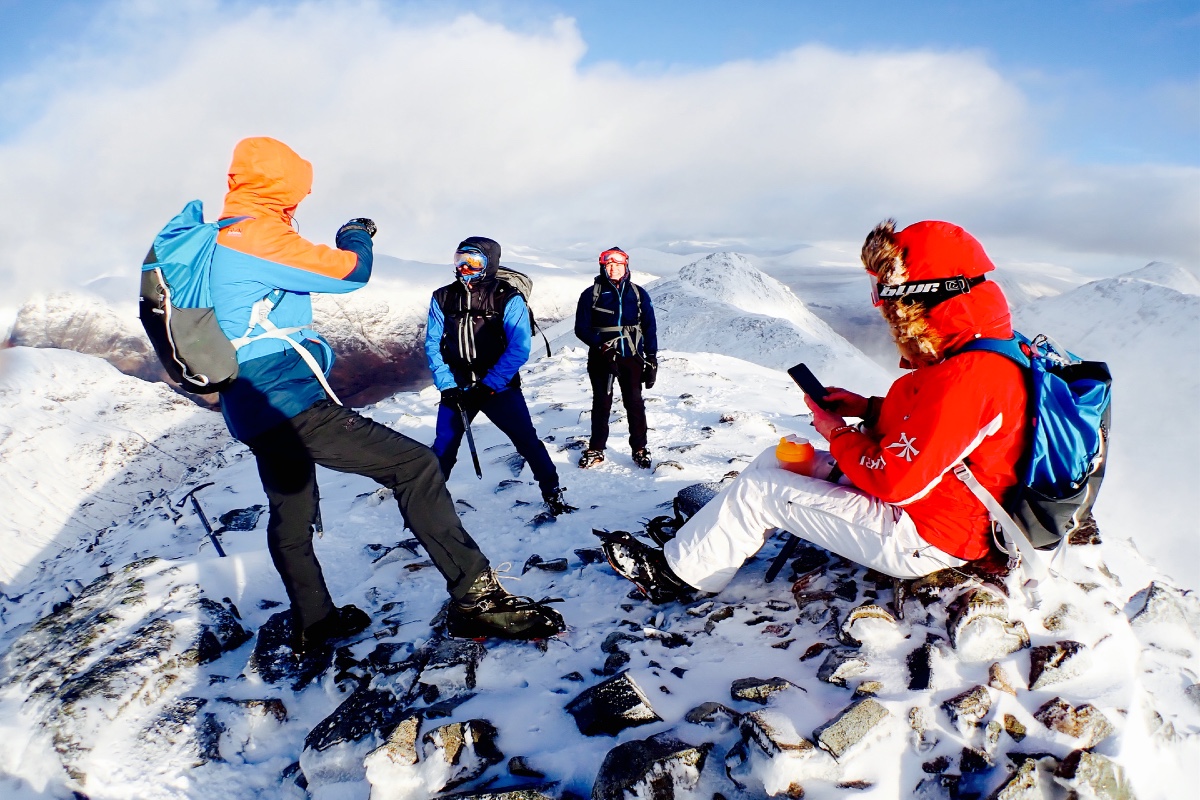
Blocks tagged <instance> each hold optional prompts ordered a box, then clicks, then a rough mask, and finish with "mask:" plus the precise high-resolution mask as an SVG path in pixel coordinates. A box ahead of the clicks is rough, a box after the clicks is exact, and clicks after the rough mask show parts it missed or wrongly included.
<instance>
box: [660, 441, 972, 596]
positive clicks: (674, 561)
mask: <svg viewBox="0 0 1200 800" xmlns="http://www.w3.org/2000/svg"><path fill="white" fill-rule="evenodd" d="M774 528H782V529H783V530H785V531H787V532H788V533H791V534H793V535H795V536H798V537H800V538H801V539H804V540H806V541H809V542H812V543H813V544H815V545H819V546H820V547H823V548H825V549H826V550H831V551H833V552H834V553H837V554H838V555H840V556H844V557H846V558H848V559H850V560H851V561H853V562H855V563H857V564H862V565H864V566H867V567H871V568H872V569H875V570H877V571H879V572H882V573H884V574H885V575H891V576H893V577H896V578H919V577H921V576H922V575H928V574H929V573H931V572H936V571H937V570H939V569H945V568H946V567H959V566H962V565H963V564H965V563H966V562H965V561H963V560H962V559H961V558H956V557H955V556H952V555H950V554H949V553H946V552H943V551H942V550H940V549H938V548H937V547H934V546H933V545H931V544H929V543H928V542H926V541H925V540H924V539H922V538H921V537H920V535H919V534H918V533H917V528H916V525H915V524H914V523H913V521H912V519H911V518H910V517H909V516H908V514H907V513H905V511H904V509H902V508H900V507H899V506H895V505H892V504H890V503H885V502H883V501H882V500H880V499H879V498H877V497H872V496H871V495H869V494H867V493H866V492H863V491H861V490H859V489H856V488H854V487H853V486H843V485H841V484H836V483H830V482H828V481H824V480H821V479H819V478H809V477H805V476H804V475H797V474H796V473H794V472H789V471H788V470H785V469H781V468H780V467H779V462H778V461H777V460H776V458H775V448H774V447H771V448H769V449H767V450H765V451H764V452H763V453H762V454H761V455H760V456H759V457H758V458H756V459H754V461H753V462H752V463H751V464H750V465H749V466H747V467H746V469H744V470H743V471H742V473H741V474H740V475H738V477H736V478H735V479H734V480H733V482H732V483H731V484H729V486H727V487H725V489H724V490H723V491H722V492H721V493H720V494H719V495H717V496H716V497H714V498H713V499H712V500H710V501H709V502H708V505H706V506H704V508H702V509H700V510H699V511H697V512H696V515H695V516H694V517H692V518H691V519H689V520H688V521H687V522H686V523H685V524H684V526H683V527H682V528H680V529H679V533H678V534H677V535H676V536H675V538H673V539H671V540H670V541H668V542H667V543H666V545H665V546H664V547H663V551H664V552H665V553H666V556H667V563H668V564H669V565H670V567H671V569H672V570H673V571H674V572H675V574H676V575H678V576H679V577H680V578H682V579H683V580H685V581H686V582H687V583H688V584H690V585H692V586H694V587H696V588H697V589H700V590H701V591H704V592H719V591H721V590H722V589H724V588H725V586H726V585H727V584H728V583H729V582H730V581H731V580H733V576H734V574H735V573H736V572H737V571H738V568H739V567H741V566H742V564H743V562H745V560H746V559H747V558H749V557H750V556H752V555H754V554H755V553H757V552H758V550H759V549H760V548H761V547H762V546H763V543H764V542H766V540H767V535H768V534H769V533H770V532H771V531H772V530H773V529H774Z"/></svg>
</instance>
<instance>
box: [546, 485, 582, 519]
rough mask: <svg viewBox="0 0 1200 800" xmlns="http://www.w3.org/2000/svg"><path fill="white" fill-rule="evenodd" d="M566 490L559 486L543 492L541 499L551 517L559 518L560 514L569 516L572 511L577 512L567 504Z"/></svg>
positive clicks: (576, 509)
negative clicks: (544, 502)
mask: <svg viewBox="0 0 1200 800" xmlns="http://www.w3.org/2000/svg"><path fill="white" fill-rule="evenodd" d="M566 492H567V490H566V489H564V488H562V487H561V486H560V487H559V488H557V489H554V490H553V491H550V492H543V493H542V499H543V500H545V501H546V507H547V508H549V509H550V514H551V516H555V517H557V516H559V515H561V514H570V513H571V512H572V511H578V510H579V508H578V507H577V506H573V505H571V504H570V503H568V502H567V498H566V496H565V495H566Z"/></svg>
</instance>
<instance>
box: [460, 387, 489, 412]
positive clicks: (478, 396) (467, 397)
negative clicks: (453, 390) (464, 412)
mask: <svg viewBox="0 0 1200 800" xmlns="http://www.w3.org/2000/svg"><path fill="white" fill-rule="evenodd" d="M495 393H496V390H495V389H493V388H492V387H490V386H488V385H487V384H486V383H483V382H480V383H472V384H471V385H470V386H468V387H467V389H466V391H465V392H463V402H464V403H466V404H468V405H470V406H472V407H474V408H482V407H483V404H484V403H485V402H486V401H487V399H488V398H489V397H491V396H492V395H494V394H495Z"/></svg>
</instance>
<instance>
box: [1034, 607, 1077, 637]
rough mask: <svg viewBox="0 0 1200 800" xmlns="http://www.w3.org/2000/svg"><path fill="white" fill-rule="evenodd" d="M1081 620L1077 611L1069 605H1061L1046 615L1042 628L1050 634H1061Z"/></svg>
mask: <svg viewBox="0 0 1200 800" xmlns="http://www.w3.org/2000/svg"><path fill="white" fill-rule="evenodd" d="M1081 619H1082V617H1081V615H1080V612H1079V609H1077V608H1076V607H1075V606H1073V605H1071V604H1070V603H1063V604H1062V605H1060V606H1059V607H1058V608H1056V609H1054V610H1053V611H1051V612H1050V613H1049V614H1047V615H1046V617H1045V619H1043V620H1042V627H1043V628H1045V629H1046V630H1048V631H1050V632H1051V633H1063V632H1065V631H1067V630H1068V629H1070V628H1071V627H1072V626H1073V625H1074V624H1075V623H1077V622H1079V621H1080V620H1081Z"/></svg>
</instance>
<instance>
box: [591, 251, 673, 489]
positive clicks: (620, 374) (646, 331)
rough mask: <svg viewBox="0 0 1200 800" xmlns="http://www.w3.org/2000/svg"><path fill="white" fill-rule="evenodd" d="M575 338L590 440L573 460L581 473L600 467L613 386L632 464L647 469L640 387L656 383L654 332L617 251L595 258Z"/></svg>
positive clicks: (644, 300)
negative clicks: (582, 349) (588, 400)
mask: <svg viewBox="0 0 1200 800" xmlns="http://www.w3.org/2000/svg"><path fill="white" fill-rule="evenodd" d="M575 335H576V336H577V337H578V338H579V341H581V342H583V343H584V344H586V345H587V346H588V360H587V372H588V378H589V379H590V380H591V383H592V438H591V441H590V442H589V443H588V447H587V449H586V450H584V451H583V455H581V456H580V457H579V466H580V467H582V468H583V469H587V468H588V467H594V466H596V465H597V464H602V463H603V462H604V448H605V447H606V446H607V445H608V414H609V412H610V411H611V410H612V401H613V382H614V380H615V381H616V383H618V384H619V385H620V387H621V402H622V403H624V405H625V413H626V415H627V417H628V419H629V449H630V451H631V452H632V453H633V463H635V464H637V465H638V466H639V467H641V468H642V469H650V464H651V459H650V451H649V450H648V449H647V448H646V403H645V401H644V400H643V399H642V386H643V385H645V387H646V388H647V389H649V388H652V387H653V386H654V381H655V380H656V379H657V377H658V328H657V326H656V324H655V322H654V304H653V303H651V302H650V295H649V293H647V292H646V290H645V289H643V288H642V287H640V286H638V285H637V284H635V283H634V282H633V280H632V279H631V278H630V274H629V255H628V254H627V253H626V252H625V251H624V250H622V249H621V248H619V247H612V248H609V249H608V250H605V251H604V252H603V253H601V254H600V274H599V275H597V276H596V280H595V282H594V283H593V284H592V287H591V288H590V289H586V290H584V292H583V294H581V295H579V305H578V306H577V307H576V309H575Z"/></svg>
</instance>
